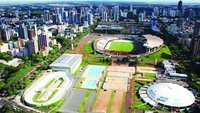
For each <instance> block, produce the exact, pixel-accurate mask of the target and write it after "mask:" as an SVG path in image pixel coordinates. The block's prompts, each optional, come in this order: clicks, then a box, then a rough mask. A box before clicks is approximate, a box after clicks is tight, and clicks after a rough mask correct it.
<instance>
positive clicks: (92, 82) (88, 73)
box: [82, 65, 105, 89]
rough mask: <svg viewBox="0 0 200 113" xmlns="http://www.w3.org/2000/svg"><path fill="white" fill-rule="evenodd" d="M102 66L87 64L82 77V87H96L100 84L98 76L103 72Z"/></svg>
mask: <svg viewBox="0 0 200 113" xmlns="http://www.w3.org/2000/svg"><path fill="white" fill-rule="evenodd" d="M104 70H105V67H104V66H97V65H89V66H87V68H86V70H85V71H84V73H83V75H82V77H84V78H85V81H84V82H83V85H82V88H87V89H96V88H97V87H98V84H100V78H101V77H102V75H103V73H104Z"/></svg>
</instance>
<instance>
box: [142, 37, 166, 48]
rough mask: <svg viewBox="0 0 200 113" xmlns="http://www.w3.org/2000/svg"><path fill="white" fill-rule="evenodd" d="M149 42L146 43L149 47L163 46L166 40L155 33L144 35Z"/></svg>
mask: <svg viewBox="0 0 200 113" xmlns="http://www.w3.org/2000/svg"><path fill="white" fill-rule="evenodd" d="M144 37H145V39H146V40H147V42H146V43H145V44H144V46H145V47H147V48H155V47H159V46H161V45H162V44H163V43H164V42H163V40H162V39H161V38H159V37H157V36H153V35H144Z"/></svg>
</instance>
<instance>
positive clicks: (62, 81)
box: [57, 78, 65, 88]
mask: <svg viewBox="0 0 200 113" xmlns="http://www.w3.org/2000/svg"><path fill="white" fill-rule="evenodd" d="M60 80H61V83H60V84H59V85H58V86H57V88H59V87H60V86H62V85H63V83H64V82H65V80H64V79H63V78H60Z"/></svg>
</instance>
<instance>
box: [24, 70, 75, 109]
mask: <svg viewBox="0 0 200 113" xmlns="http://www.w3.org/2000/svg"><path fill="white" fill-rule="evenodd" d="M60 78H62V79H63V80H64V82H63V84H62V85H61V86H59V85H58V84H57V85H56V83H52V85H50V86H49V87H50V88H45V86H47V84H48V83H49V81H51V80H52V79H57V80H58V79H60ZM71 84H72V81H71V79H70V78H69V77H68V76H67V73H66V72H51V73H47V72H45V73H43V75H42V76H41V77H40V78H39V79H37V80H36V81H35V82H34V83H33V84H32V85H31V86H30V87H29V88H28V89H26V90H25V92H24V95H23V98H24V100H25V102H26V103H27V104H28V105H31V106H37V107H40V106H48V105H51V104H53V103H55V102H57V101H58V100H60V99H62V98H63V97H64V96H65V94H66V92H67V91H68V88H69V87H70V85H71ZM58 86H59V87H58ZM53 89H54V90H53ZM55 90H57V92H56V94H55V95H54V96H53V97H52V98H51V99H47V101H44V102H35V101H34V100H33V98H34V96H35V95H36V94H37V93H38V92H44V95H43V96H42V97H43V98H49V95H48V93H51V94H52V92H53V91H55ZM45 93H46V94H47V95H45ZM45 96H46V97H45Z"/></svg>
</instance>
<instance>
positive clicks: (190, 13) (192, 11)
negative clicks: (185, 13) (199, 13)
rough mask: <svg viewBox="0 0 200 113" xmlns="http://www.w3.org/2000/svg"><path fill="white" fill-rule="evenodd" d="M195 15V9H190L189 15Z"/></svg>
mask: <svg viewBox="0 0 200 113" xmlns="http://www.w3.org/2000/svg"><path fill="white" fill-rule="evenodd" d="M195 16H196V14H195V11H194V10H193V9H190V11H189V17H190V18H193V17H195Z"/></svg>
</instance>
